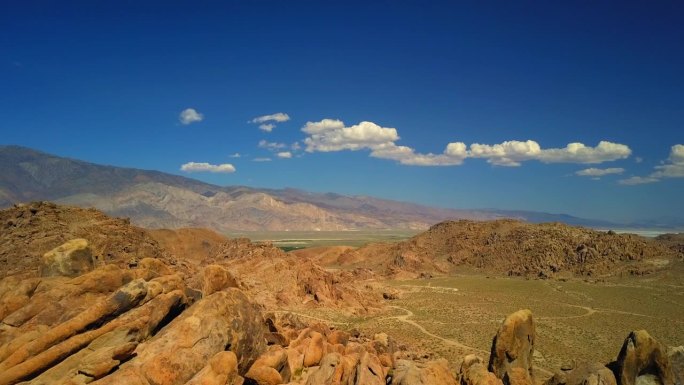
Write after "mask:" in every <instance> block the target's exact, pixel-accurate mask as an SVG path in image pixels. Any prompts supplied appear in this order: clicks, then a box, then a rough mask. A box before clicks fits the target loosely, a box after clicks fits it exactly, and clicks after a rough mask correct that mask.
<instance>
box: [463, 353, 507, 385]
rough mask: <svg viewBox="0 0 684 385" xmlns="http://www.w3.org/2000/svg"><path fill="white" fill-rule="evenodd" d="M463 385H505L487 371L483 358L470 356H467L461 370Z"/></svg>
mask: <svg viewBox="0 0 684 385" xmlns="http://www.w3.org/2000/svg"><path fill="white" fill-rule="evenodd" d="M459 377H460V379H461V381H460V383H461V385H503V382H502V381H501V380H500V379H499V378H497V377H496V375H494V373H492V372H490V371H488V370H487V367H486V366H485V363H484V360H482V358H480V357H478V356H476V355H474V354H470V355H467V356H465V358H464V359H463V362H462V363H461V367H460V369H459Z"/></svg>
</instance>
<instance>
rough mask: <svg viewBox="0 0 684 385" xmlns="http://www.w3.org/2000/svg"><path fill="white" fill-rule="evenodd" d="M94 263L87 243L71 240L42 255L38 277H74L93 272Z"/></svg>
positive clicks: (78, 239) (80, 240) (81, 240)
mask: <svg viewBox="0 0 684 385" xmlns="http://www.w3.org/2000/svg"><path fill="white" fill-rule="evenodd" d="M94 267H95V263H94V260H93V253H92V251H91V250H90V247H88V241H86V240H85V239H82V238H77V239H72V240H70V241H67V242H66V243H64V244H62V245H60V246H57V247H56V248H54V249H52V250H50V251H48V252H47V253H45V254H43V259H42V260H41V263H40V268H39V269H40V276H41V277H53V276H60V275H61V276H66V277H75V276H77V275H81V274H83V273H86V272H88V271H91V270H93V268H94Z"/></svg>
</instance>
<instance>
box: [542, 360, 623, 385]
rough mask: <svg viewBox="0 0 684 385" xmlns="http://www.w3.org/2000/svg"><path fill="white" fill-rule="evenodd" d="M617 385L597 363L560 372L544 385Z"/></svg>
mask: <svg viewBox="0 0 684 385" xmlns="http://www.w3.org/2000/svg"><path fill="white" fill-rule="evenodd" d="M585 384H586V385H617V380H616V379H615V375H614V374H613V372H612V371H611V370H610V369H608V368H607V367H606V366H605V365H602V364H599V363H590V362H582V363H580V364H578V365H575V366H574V367H573V368H572V369H569V370H562V371H560V372H558V373H556V374H554V375H553V376H552V377H551V378H549V379H548V380H547V381H546V382H545V385H585Z"/></svg>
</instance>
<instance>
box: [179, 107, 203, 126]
mask: <svg viewBox="0 0 684 385" xmlns="http://www.w3.org/2000/svg"><path fill="white" fill-rule="evenodd" d="M178 119H179V120H180V122H181V124H186V125H187V124H191V123H195V122H201V121H202V120H203V119H204V115H202V114H200V113H199V112H197V110H195V109H194V108H186V109H184V110H183V111H181V113H180V115H179V116H178Z"/></svg>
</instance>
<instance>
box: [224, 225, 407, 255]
mask: <svg viewBox="0 0 684 385" xmlns="http://www.w3.org/2000/svg"><path fill="white" fill-rule="evenodd" d="M417 233H418V231H411V230H358V231H352V230H349V231H245V232H231V233H228V234H226V235H227V236H229V237H231V238H237V237H243V238H249V239H250V240H252V242H271V243H273V245H274V246H277V247H280V248H283V249H285V250H286V251H288V250H294V249H302V248H306V247H317V246H354V247H359V246H363V245H365V244H368V243H372V242H399V241H402V240H404V239H407V238H410V237H412V236H414V235H416V234H417Z"/></svg>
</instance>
